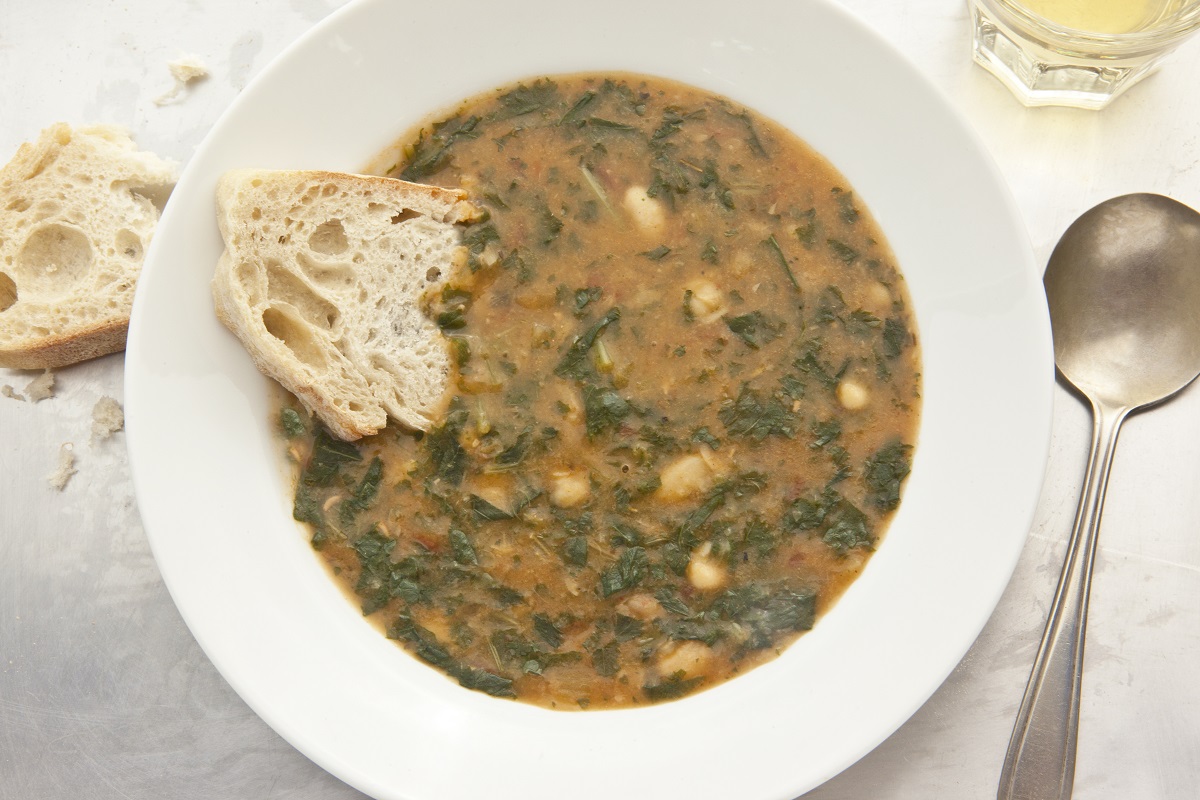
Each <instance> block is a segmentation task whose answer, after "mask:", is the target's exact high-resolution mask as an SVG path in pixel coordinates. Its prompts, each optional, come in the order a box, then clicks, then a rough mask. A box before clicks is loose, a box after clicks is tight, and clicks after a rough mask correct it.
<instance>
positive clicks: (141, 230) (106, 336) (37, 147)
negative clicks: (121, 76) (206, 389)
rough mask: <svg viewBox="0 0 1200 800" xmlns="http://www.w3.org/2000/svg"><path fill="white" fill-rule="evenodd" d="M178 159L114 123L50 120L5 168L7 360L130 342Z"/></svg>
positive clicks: (0, 262) (40, 361)
mask: <svg viewBox="0 0 1200 800" xmlns="http://www.w3.org/2000/svg"><path fill="white" fill-rule="evenodd" d="M174 181H175V168H174V166H173V165H172V164H170V163H169V162H166V161H164V160H162V159H160V158H158V157H157V156H155V155H153V154H151V153H146V152H140V151H138V150H137V149H136V147H135V145H134V143H133V141H132V140H131V139H130V138H129V135H128V134H127V133H126V132H125V131H123V130H121V129H119V128H114V127H109V126H91V127H85V128H79V129H77V130H72V129H71V128H70V127H69V126H67V125H65V124H61V123H60V124H57V125H53V126H51V127H50V128H47V129H46V130H45V131H43V132H42V134H41V136H40V137H39V138H38V140H37V141H36V142H32V143H28V144H25V145H22V146H21V148H20V149H19V150H18V151H17V154H16V155H15V156H14V157H13V159H12V161H10V162H9V163H8V164H7V165H6V166H5V167H4V168H3V169H2V170H0V365H4V366H14V367H20V368H26V369H32V368H41V367H55V366H63V365H64V364H67V363H72V362H73V361H78V360H82V359H83V358H90V357H93V356H96V355H102V354H103V353H104V352H112V351H114V350H119V349H121V348H122V347H123V346H124V331H125V328H126V327H127V325H128V321H129V312H130V308H131V307H132V303H133V293H134V289H135V287H136V284H137V279H138V276H139V274H140V272H141V267H142V259H143V256H144V254H145V252H146V248H147V247H148V246H149V244H150V239H151V236H152V235H153V233H154V228H155V225H156V224H157V222H158V217H159V212H160V211H161V208H162V206H163V204H165V202H166V199H167V197H168V196H169V194H170V191H171V188H172V187H173V185H174Z"/></svg>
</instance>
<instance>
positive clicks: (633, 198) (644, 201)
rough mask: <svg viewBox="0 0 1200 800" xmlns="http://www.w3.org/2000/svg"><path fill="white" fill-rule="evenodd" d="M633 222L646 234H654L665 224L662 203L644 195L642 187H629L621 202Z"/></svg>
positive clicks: (644, 191) (644, 190)
mask: <svg viewBox="0 0 1200 800" xmlns="http://www.w3.org/2000/svg"><path fill="white" fill-rule="evenodd" d="M622 204H623V205H624V206H625V210H626V211H628V212H629V215H630V216H631V217H633V222H634V224H635V225H637V226H638V228H639V229H641V230H642V231H644V232H646V233H656V232H657V231H659V230H661V229H662V227H663V225H664V224H665V223H666V212H664V211H663V207H662V203H660V202H658V201H657V200H655V199H654V198H653V197H651V196H650V195H649V194H647V193H646V188H645V187H644V186H630V187H629V188H628V189H626V190H625V197H624V199H623V201H622Z"/></svg>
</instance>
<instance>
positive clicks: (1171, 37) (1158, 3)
mask: <svg viewBox="0 0 1200 800" xmlns="http://www.w3.org/2000/svg"><path fill="white" fill-rule="evenodd" d="M967 4H968V6H969V7H970V10H971V20H972V23H973V28H974V31H973V37H974V42H973V44H974V48H973V49H974V57H975V61H976V62H978V63H979V64H981V65H982V66H983V67H984V68H985V69H987V70H989V71H990V72H991V73H992V74H994V75H995V76H996V77H998V78H999V79H1000V80H1001V81H1002V82H1003V83H1004V84H1005V85H1006V86H1008V88H1009V89H1011V90H1012V91H1013V93H1014V94H1015V95H1016V96H1017V98H1018V99H1019V100H1020V101H1021V102H1022V103H1024V104H1025V105H1027V106H1046V105H1057V106H1075V107H1077V108H1091V109H1099V108H1103V107H1104V106H1106V105H1108V103H1109V102H1111V101H1112V99H1113V98H1115V97H1117V96H1118V95H1119V94H1121V93H1122V92H1123V91H1125V90H1126V89H1128V88H1129V87H1130V86H1132V85H1133V84H1135V83H1137V81H1139V80H1141V79H1142V78H1144V77H1145V76H1146V75H1148V74H1149V73H1151V72H1153V71H1154V69H1155V67H1157V66H1158V64H1159V63H1160V62H1161V61H1162V59H1163V58H1164V57H1166V56H1167V55H1168V54H1169V53H1170V52H1171V51H1172V50H1174V49H1175V48H1176V47H1177V46H1179V44H1180V43H1181V42H1182V41H1183V40H1184V39H1186V38H1187V37H1188V36H1189V35H1191V34H1193V33H1195V32H1196V31H1197V30H1200V0H967Z"/></svg>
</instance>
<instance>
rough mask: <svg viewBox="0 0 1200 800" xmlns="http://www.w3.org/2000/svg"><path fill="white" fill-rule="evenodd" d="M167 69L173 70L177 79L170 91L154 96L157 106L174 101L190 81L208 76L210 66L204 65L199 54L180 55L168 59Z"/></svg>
mask: <svg viewBox="0 0 1200 800" xmlns="http://www.w3.org/2000/svg"><path fill="white" fill-rule="evenodd" d="M167 69H168V70H169V71H170V72H171V77H173V78H174V79H175V85H174V86H172V87H171V90H170V91H168V92H166V93H165V94H162V95H160V96H159V97H156V98H154V104H155V105H157V106H165V105H168V104H169V103H174V102H175V101H176V100H178V99H179V97H180V96H181V95H182V94H183V91H184V89H186V88H187V85H188V84H189V83H191V82H192V81H198V80H202V79H204V78H207V77H208V67H206V66H205V65H204V62H203V61H201V60H200V57H199V56H180V57H179V58H177V59H175V60H174V61H168V62H167Z"/></svg>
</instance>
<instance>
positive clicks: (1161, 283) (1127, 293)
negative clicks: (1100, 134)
mask: <svg viewBox="0 0 1200 800" xmlns="http://www.w3.org/2000/svg"><path fill="white" fill-rule="evenodd" d="M1045 286H1046V300H1047V302H1048V303H1049V306H1050V319H1051V325H1052V326H1053V329H1054V360H1055V363H1056V364H1057V366H1058V369H1059V371H1060V372H1061V373H1062V374H1063V377H1065V378H1066V379H1067V380H1068V381H1070V382H1071V383H1072V384H1074V386H1075V387H1076V388H1078V389H1079V390H1080V391H1081V392H1083V394H1084V395H1087V396H1089V397H1091V396H1096V397H1100V398H1103V399H1104V400H1105V401H1107V402H1110V403H1113V404H1116V405H1129V406H1130V407H1131V408H1136V407H1140V406H1143V405H1148V404H1150V403H1154V402H1157V401H1159V400H1162V399H1164V398H1166V397H1169V396H1170V395H1172V394H1174V393H1175V392H1177V391H1179V390H1180V389H1182V388H1183V387H1184V386H1186V385H1187V384H1188V383H1190V382H1191V381H1192V379H1194V378H1195V377H1196V373H1197V371H1198V370H1200V214H1197V213H1196V212H1195V211H1194V210H1192V209H1191V208H1189V207H1188V206H1185V205H1184V204H1182V203H1180V202H1178V201H1176V200H1172V199H1171V198H1169V197H1163V196H1161V195H1154V194H1130V195H1125V196H1123V197H1117V198H1114V199H1112V200H1108V201H1106V202H1104V203H1101V204H1100V205H1098V206H1096V207H1095V208H1093V209H1092V210H1090V211H1088V212H1086V213H1084V214H1083V216H1081V217H1080V218H1079V219H1078V220H1076V221H1075V223H1074V224H1073V225H1071V227H1070V228H1068V229H1067V231H1066V233H1064V234H1063V237H1062V239H1061V240H1060V241H1059V243H1058V246H1057V247H1056V248H1055V249H1054V253H1053V254H1052V255H1051V256H1050V262H1049V265H1048V266H1047V268H1046V275H1045Z"/></svg>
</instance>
